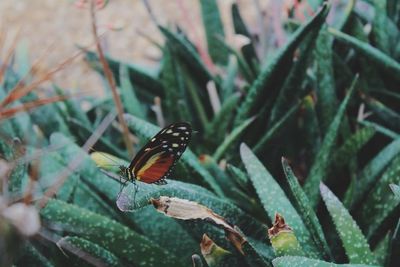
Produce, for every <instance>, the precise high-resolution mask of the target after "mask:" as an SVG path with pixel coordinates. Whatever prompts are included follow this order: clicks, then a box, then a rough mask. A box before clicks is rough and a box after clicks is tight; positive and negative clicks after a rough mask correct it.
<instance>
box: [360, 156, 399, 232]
mask: <svg viewBox="0 0 400 267" xmlns="http://www.w3.org/2000/svg"><path fill="white" fill-rule="evenodd" d="M391 183H393V184H399V183H400V155H397V156H396V157H395V158H394V159H393V161H392V162H391V163H390V165H389V166H388V167H387V169H386V170H385V171H384V173H383V174H382V176H381V177H380V179H379V180H378V181H377V182H376V184H374V186H373V187H372V189H371V191H369V192H368V197H367V198H366V199H365V201H363V205H362V206H361V208H360V214H361V215H360V226H361V227H362V228H363V230H364V232H365V233H366V236H367V237H368V238H371V237H372V236H374V235H375V234H376V231H377V230H378V229H379V228H380V227H382V224H383V222H384V221H385V220H386V219H387V218H388V217H390V216H395V217H398V216H397V215H396V214H395V211H396V209H398V208H399V207H400V199H398V198H396V197H395V195H394V194H392V193H391V192H390V188H389V184H391Z"/></svg>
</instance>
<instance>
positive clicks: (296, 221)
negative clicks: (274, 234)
mask: <svg viewBox="0 0 400 267" xmlns="http://www.w3.org/2000/svg"><path fill="white" fill-rule="evenodd" d="M240 156H241V158H242V161H243V163H244V165H245V167H246V170H247V173H248V175H249V178H250V180H251V182H252V183H253V186H254V188H255V190H256V192H257V195H258V198H259V199H260V201H261V203H262V205H263V207H264V210H265V211H266V213H267V214H268V216H269V218H270V220H271V221H273V220H274V218H275V213H277V212H278V213H280V214H282V215H283V217H284V218H285V219H286V222H287V223H288V224H289V225H290V226H291V227H292V228H293V230H294V233H295V235H296V237H297V238H298V239H299V242H300V245H301V246H302V248H303V250H304V251H305V252H306V253H307V254H308V255H310V256H311V257H316V258H317V257H318V256H319V253H318V247H317V246H316V245H315V244H314V243H313V241H312V236H311V234H310V232H309V230H308V229H307V227H306V225H305V224H304V223H303V220H302V219H301V217H300V216H299V214H298V213H297V211H296V209H295V208H294V207H293V205H292V204H291V203H290V200H289V199H288V198H287V196H286V194H285V192H284V191H283V190H282V188H281V187H280V186H279V184H278V183H277V182H276V181H275V179H274V178H273V177H272V176H271V174H270V173H269V172H268V170H267V169H266V168H265V167H264V165H263V164H262V163H261V162H260V161H259V160H258V159H257V157H256V156H255V155H254V154H253V152H252V151H251V150H250V148H249V147H247V146H246V145H245V144H243V143H242V144H241V146H240Z"/></svg>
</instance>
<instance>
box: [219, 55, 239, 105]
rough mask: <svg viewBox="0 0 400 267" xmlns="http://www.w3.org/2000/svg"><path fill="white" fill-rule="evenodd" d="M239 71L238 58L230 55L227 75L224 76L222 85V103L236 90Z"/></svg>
mask: <svg viewBox="0 0 400 267" xmlns="http://www.w3.org/2000/svg"><path fill="white" fill-rule="evenodd" d="M237 73H238V60H237V58H236V57H234V56H233V55H230V56H229V60H228V66H227V69H226V76H225V77H224V79H223V81H222V84H221V87H222V93H221V98H222V103H223V104H225V102H226V101H227V100H228V99H229V97H231V96H232V95H233V94H234V92H235V79H236V76H237Z"/></svg>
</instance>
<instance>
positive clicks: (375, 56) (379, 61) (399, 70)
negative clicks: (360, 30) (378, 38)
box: [328, 28, 400, 78]
mask: <svg viewBox="0 0 400 267" xmlns="http://www.w3.org/2000/svg"><path fill="white" fill-rule="evenodd" d="M328 31H329V33H331V34H332V35H333V36H335V37H336V38H338V39H339V40H341V41H344V42H346V43H347V44H349V45H350V46H351V47H353V48H354V49H355V50H357V51H358V52H360V53H361V54H362V55H363V56H365V57H366V58H368V59H370V60H371V62H373V63H375V64H376V66H377V67H379V68H380V69H381V70H382V71H384V72H386V73H387V74H389V75H390V77H394V78H396V77H400V64H399V63H398V62H397V61H396V60H394V59H392V58H391V57H390V56H388V55H386V54H385V53H383V52H381V51H380V50H378V49H376V48H374V47H372V46H371V45H369V44H368V43H365V42H362V41H359V40H357V39H356V38H354V37H352V36H350V35H347V34H345V33H343V32H340V31H337V30H335V29H332V28H330V29H329V30H328Z"/></svg>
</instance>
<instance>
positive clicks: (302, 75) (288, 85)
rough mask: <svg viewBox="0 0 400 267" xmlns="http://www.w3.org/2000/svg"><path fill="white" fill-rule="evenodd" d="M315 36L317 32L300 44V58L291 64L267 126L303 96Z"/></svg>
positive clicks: (315, 39) (315, 40)
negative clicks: (303, 85)
mask: <svg viewBox="0 0 400 267" xmlns="http://www.w3.org/2000/svg"><path fill="white" fill-rule="evenodd" d="M316 35H317V32H315V33H313V34H310V36H308V37H307V38H305V39H304V41H303V44H301V46H300V49H299V53H300V56H299V57H298V59H297V60H296V61H295V62H294V63H293V67H292V69H291V70H290V72H289V75H288V77H287V78H286V80H285V82H284V83H283V85H282V88H281V89H280V90H279V93H278V96H277V98H276V101H275V103H274V105H273V106H272V109H271V114H270V117H269V121H268V125H274V123H276V122H277V121H278V120H279V119H280V118H282V117H283V116H284V115H285V113H286V112H287V110H288V109H290V108H291V107H292V106H293V105H295V104H296V102H298V99H299V98H300V97H302V95H304V90H303V88H302V83H303V81H304V80H306V71H307V67H308V64H309V61H310V59H311V56H310V55H311V54H312V51H313V49H314V44H315V43H316V42H317V40H318V38H316ZM326 74H328V73H326Z"/></svg>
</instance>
